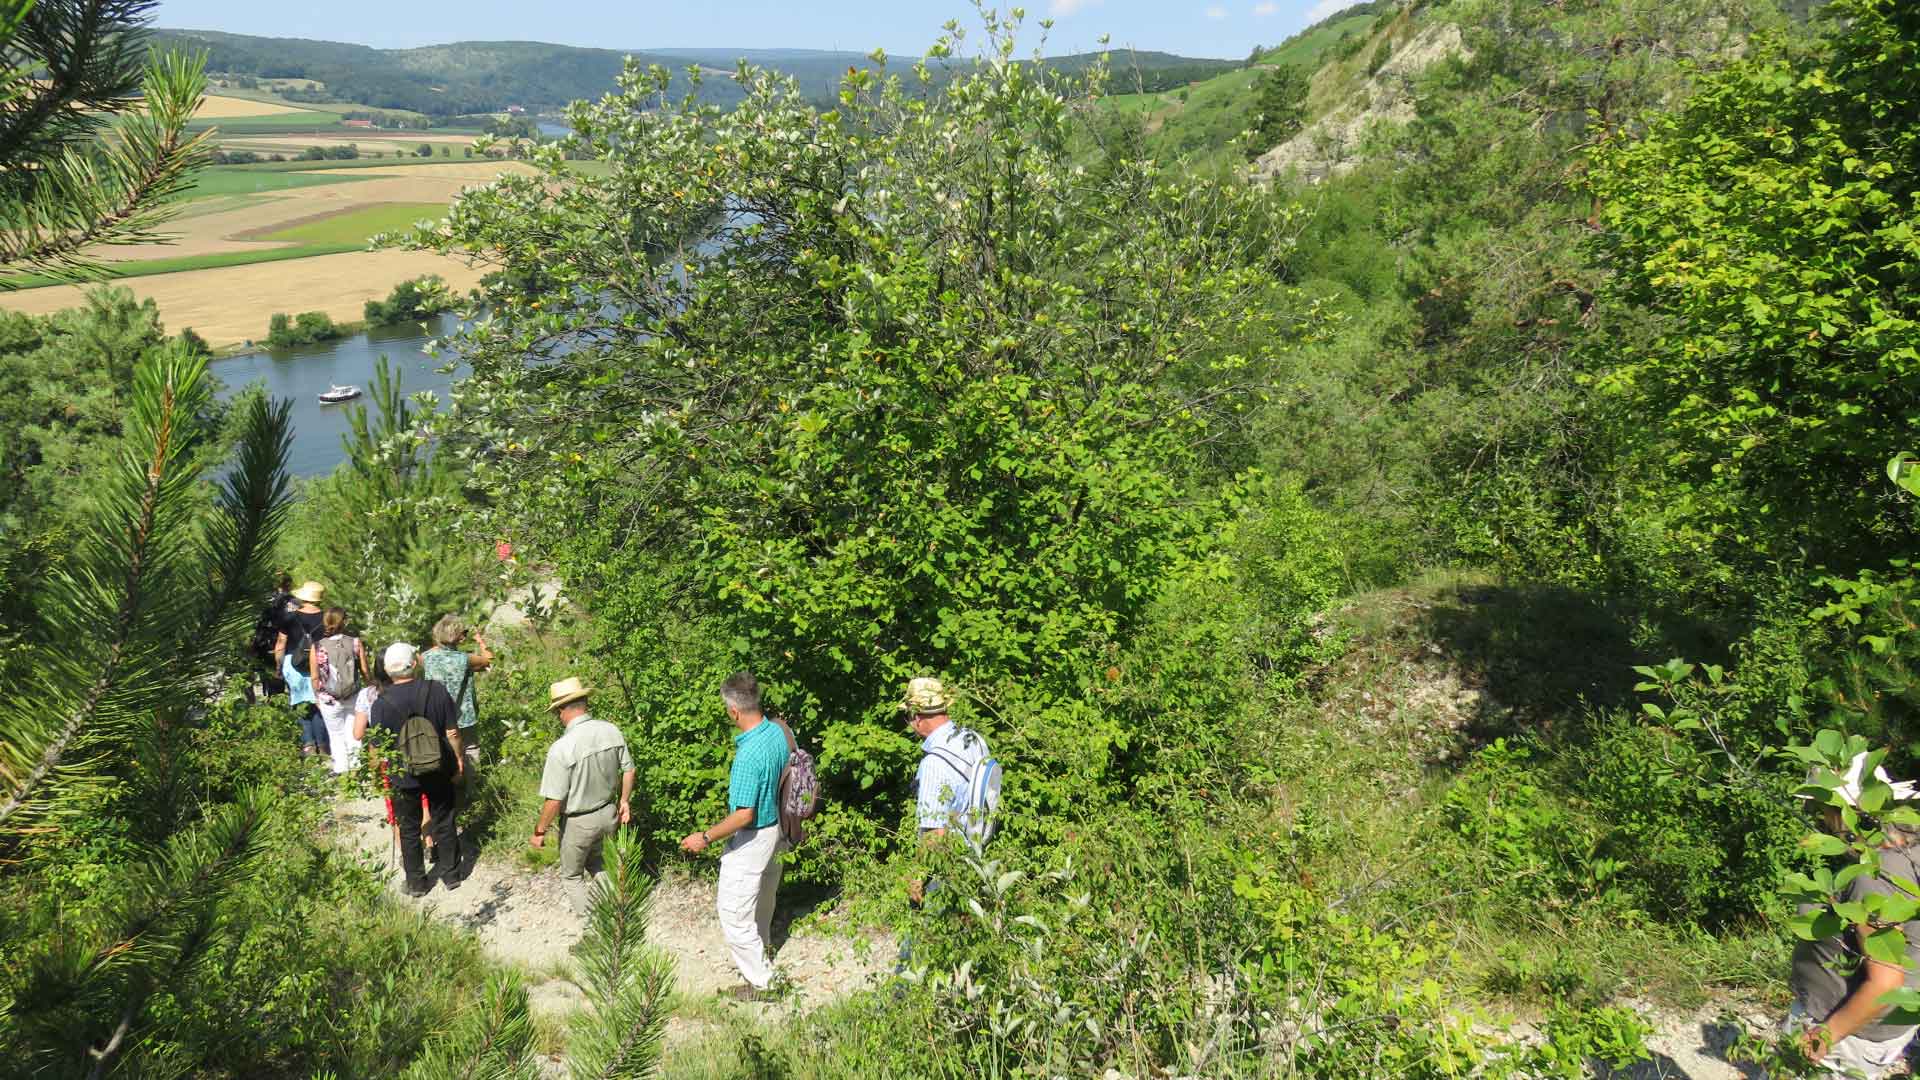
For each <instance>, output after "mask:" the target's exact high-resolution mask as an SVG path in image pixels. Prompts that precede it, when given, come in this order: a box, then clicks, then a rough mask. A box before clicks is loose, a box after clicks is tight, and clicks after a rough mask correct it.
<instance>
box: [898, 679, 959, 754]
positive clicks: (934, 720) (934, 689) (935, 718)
mask: <svg viewBox="0 0 1920 1080" xmlns="http://www.w3.org/2000/svg"><path fill="white" fill-rule="evenodd" d="M900 708H901V709H902V710H903V711H905V712H906V714H907V727H908V728H909V729H910V730H911V731H912V732H913V733H914V734H915V735H917V736H919V737H920V738H922V739H924V738H926V737H927V736H929V735H931V734H933V733H934V732H936V731H938V730H940V725H942V724H944V723H946V722H947V721H948V720H949V719H950V717H949V716H948V715H947V710H949V709H951V708H953V695H952V694H950V693H948V692H947V687H946V684H945V683H942V682H941V681H940V680H939V679H934V678H919V679H914V680H912V681H910V682H908V683H907V696H906V697H905V698H904V699H903V700H902V701H901V702H900Z"/></svg>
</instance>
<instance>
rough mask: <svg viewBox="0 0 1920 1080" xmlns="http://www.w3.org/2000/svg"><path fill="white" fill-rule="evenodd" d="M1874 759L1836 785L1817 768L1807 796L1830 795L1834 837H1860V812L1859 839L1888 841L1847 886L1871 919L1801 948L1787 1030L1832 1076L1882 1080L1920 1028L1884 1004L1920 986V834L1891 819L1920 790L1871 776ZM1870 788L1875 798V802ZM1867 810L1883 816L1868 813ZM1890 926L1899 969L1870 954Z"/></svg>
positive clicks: (1848, 899)
mask: <svg viewBox="0 0 1920 1080" xmlns="http://www.w3.org/2000/svg"><path fill="white" fill-rule="evenodd" d="M1867 761H1868V755H1867V754H1864V753H1862V754H1857V755H1855V756H1854V758H1853V760H1852V761H1851V762H1849V764H1848V768H1847V771H1846V773H1845V774H1844V775H1842V776H1840V778H1839V783H1837V784H1835V783H1833V782H1832V777H1833V775H1834V774H1833V773H1826V774H1825V778H1824V779H1823V777H1822V774H1821V772H1820V770H1818V769H1816V770H1814V772H1813V773H1812V774H1810V775H1809V776H1808V778H1807V787H1806V788H1803V789H1802V793H1801V797H1802V798H1810V797H1811V796H1810V795H1809V791H1810V790H1811V789H1812V788H1825V789H1826V790H1827V791H1829V792H1831V794H1830V795H1828V796H1825V797H1823V798H1822V799H1820V800H1819V801H1820V803H1821V806H1820V810H1821V815H1820V816H1821V825H1822V828H1823V829H1824V830H1825V831H1826V832H1828V833H1831V834H1833V835H1836V836H1841V837H1845V836H1846V835H1847V834H1848V833H1849V832H1850V831H1856V830H1855V829H1850V828H1849V822H1848V817H1849V815H1851V817H1852V820H1853V822H1855V823H1856V825H1857V831H1858V832H1859V833H1861V834H1863V835H1871V834H1872V833H1873V832H1876V831H1877V832H1878V833H1879V834H1880V836H1881V841H1880V844H1879V850H1878V852H1877V855H1878V865H1877V866H1876V867H1874V868H1872V869H1871V870H1869V871H1868V872H1864V873H1856V875H1855V876H1854V877H1852V878H1850V879H1848V881H1847V884H1846V885H1845V886H1844V887H1842V888H1841V889H1840V900H1841V902H1842V904H1841V906H1842V907H1843V908H1846V909H1850V910H1860V911H1865V912H1867V913H1868V914H1867V915H1866V916H1865V917H1864V918H1863V919H1862V921H1860V923H1859V924H1858V925H1857V926H1850V927H1847V928H1846V929H1844V930H1841V931H1840V932H1839V933H1837V934H1833V935H1831V936H1828V937H1822V938H1817V939H1815V940H1812V941H1802V942H1800V943H1799V944H1798V945H1796V946H1795V947H1794V950H1793V977H1792V979H1791V983H1792V987H1793V1007H1792V1009H1791V1010H1789V1012H1788V1013H1787V1019H1786V1023H1785V1025H1784V1027H1785V1032H1786V1034H1787V1035H1788V1036H1789V1037H1791V1038H1792V1039H1794V1041H1796V1042H1797V1043H1798V1044H1799V1045H1800V1049H1801V1050H1802V1051H1803V1052H1804V1053H1805V1054H1806V1056H1807V1058H1808V1060H1810V1061H1812V1062H1814V1063H1815V1064H1816V1065H1818V1066H1819V1068H1820V1069H1821V1070H1823V1072H1824V1074H1825V1075H1830V1076H1848V1077H1864V1078H1866V1080H1874V1078H1876V1077H1880V1076H1884V1075H1886V1074H1887V1073H1888V1072H1889V1071H1891V1070H1892V1069H1893V1068H1894V1067H1895V1066H1896V1065H1898V1064H1899V1063H1900V1061H1901V1060H1902V1059H1903V1058H1904V1057H1905V1056H1906V1049H1907V1044H1908V1043H1910V1042H1912V1041H1913V1036H1914V1032H1915V1030H1916V1029H1915V1027H1914V1026H1913V1025H1912V1024H1901V1023H1889V1022H1888V1021H1889V1020H1891V1019H1893V1018H1892V1017H1889V1016H1888V1015H1887V1013H1888V1006H1887V1005H1886V1004H1884V1003H1883V1002H1882V1000H1881V999H1882V998H1883V997H1885V996H1886V994H1887V993H1888V992H1890V991H1893V990H1898V989H1900V988H1901V987H1916V986H1920V916H1916V915H1915V913H1914V912H1913V910H1912V905H1911V903H1910V902H1909V901H1911V900H1912V899H1914V898H1915V897H1916V896H1920V893H1916V892H1915V890H1916V888H1920V885H1916V883H1920V830H1915V829H1912V828H1909V827H1908V826H1906V825H1901V824H1897V823H1895V822H1893V821H1889V820H1887V819H1886V817H1885V816H1884V815H1885V814H1886V812H1887V811H1889V810H1892V809H1893V808H1894V806H1896V805H1897V804H1900V803H1905V802H1910V801H1912V800H1913V799H1914V797H1915V795H1916V794H1920V792H1917V791H1916V789H1915V786H1914V785H1913V784H1911V783H1907V782H1904V781H1895V780H1893V779H1892V778H1891V777H1889V776H1888V775H1887V771H1886V770H1885V769H1881V768H1875V769H1874V770H1873V771H1872V773H1871V779H1869V774H1868V772H1867V769H1866V764H1867ZM1883 787H1884V790H1881V789H1882V788H1883ZM1870 788H1871V789H1874V790H1873V793H1872V797H1871V798H1867V797H1866V796H1867V793H1868V790H1869V789H1870ZM1866 807H1876V808H1878V809H1877V810H1876V811H1875V813H1874V814H1872V815H1869V814H1867V812H1866V809H1865V808H1866ZM1887 926H1899V927H1900V929H1901V931H1902V932H1903V934H1904V936H1905V938H1906V950H1905V952H1904V954H1903V955H1902V956H1901V957H1900V961H1901V962H1900V963H1898V964H1894V963H1889V962H1887V961H1888V960H1889V959H1891V958H1889V957H1885V956H1884V954H1883V955H1882V956H1881V957H1875V956H1872V955H1869V954H1868V952H1867V949H1866V938H1867V936H1868V935H1869V934H1871V933H1873V932H1874V931H1875V930H1878V929H1882V928H1884V927H1887Z"/></svg>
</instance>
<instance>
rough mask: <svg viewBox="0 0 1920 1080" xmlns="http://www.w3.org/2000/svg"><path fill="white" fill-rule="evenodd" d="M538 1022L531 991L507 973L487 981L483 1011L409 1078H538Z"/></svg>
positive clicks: (430, 1051) (473, 1013)
mask: <svg viewBox="0 0 1920 1080" xmlns="http://www.w3.org/2000/svg"><path fill="white" fill-rule="evenodd" d="M539 1075H540V1069H539V1067H538V1066H537V1065H536V1064H535V1063H534V1060H533V1018H532V1014H531V1013H530V1012H529V1011H528V1008H527V988H526V987H525V986H524V985H522V984H521V982H520V980H519V978H518V977H517V976H515V975H513V974H511V973H509V972H502V973H500V974H497V975H495V976H493V977H492V978H491V979H489V980H487V988H486V990H485V992H484V993H483V994H482V995H481V998H480V1003H479V1005H478V1007H476V1008H473V1009H469V1010H468V1011H467V1012H465V1013H463V1014H462V1015H461V1017H460V1020H459V1021H458V1022H457V1023H456V1024H455V1025H454V1028H453V1030H452V1031H451V1032H449V1033H447V1035H446V1036H445V1037H443V1038H441V1039H440V1040H438V1041H437V1042H435V1043H434V1044H433V1045H432V1046H430V1047H428V1048H427V1052H426V1054H425V1055H424V1056H422V1057H420V1058H418V1059H417V1060H415V1061H414V1063H413V1064H412V1066H410V1067H409V1068H408V1069H407V1071H406V1073H405V1076H406V1080H533V1078H535V1077H538V1076H539Z"/></svg>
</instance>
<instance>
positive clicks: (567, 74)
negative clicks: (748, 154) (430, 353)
mask: <svg viewBox="0 0 1920 1080" xmlns="http://www.w3.org/2000/svg"><path fill="white" fill-rule="evenodd" d="M153 38H154V43H155V44H156V45H159V46H162V47H171V48H178V49H183V50H188V51H204V52H206V53H207V69H208V70H209V71H213V72H219V73H222V74H230V75H243V76H252V77H255V78H261V79H311V80H314V81H315V82H318V83H320V84H322V86H321V87H320V88H314V89H294V90H285V91H282V96H283V97H286V98H287V99H288V100H291V101H304V102H309V103H323V102H343V101H350V102H356V103H359V104H363V105H368V106H372V107H374V108H378V109H407V110H411V111H414V112H421V113H427V114H429V115H432V116H458V115H465V114H470V113H487V112H499V111H501V110H504V109H506V108H508V107H511V106H519V107H521V108H524V109H528V110H530V111H539V110H545V109H554V108H558V107H560V106H562V105H565V104H566V103H568V102H570V101H574V100H577V99H579V98H594V97H599V96H600V95H601V94H603V93H605V92H607V91H608V90H610V89H612V87H613V82H614V77H615V76H617V75H618V74H619V73H620V69H621V65H622V63H623V62H624V59H625V57H627V56H628V55H632V56H634V57H635V58H636V59H638V60H639V61H640V62H641V63H643V64H662V65H665V66H667V67H669V68H672V69H674V70H675V71H676V72H678V71H681V70H684V69H685V68H687V67H690V66H699V67H702V68H708V69H714V70H718V71H732V70H733V68H734V67H735V66H736V64H737V63H738V61H739V60H741V59H745V60H747V61H749V62H751V63H754V64H757V65H759V66H762V67H768V68H772V69H774V70H777V71H780V72H783V73H785V74H788V75H791V76H793V77H794V78H795V79H796V80H798V81H799V83H800V86H801V89H802V91H803V92H804V93H806V94H807V95H809V96H810V97H815V98H818V99H819V100H821V101H822V102H826V101H830V100H832V97H833V95H834V93H835V92H836V91H837V89H838V86H839V82H840V79H841V78H842V77H843V76H844V75H845V74H846V72H847V69H848V68H850V67H869V66H872V61H870V60H869V59H868V58H867V56H866V55H865V54H863V53H852V52H833V51H827V50H815V49H726V48H714V49H657V50H623V49H584V48H577V47H574V46H569V45H550V44H544V43H541V42H533V41H463V42H455V43H452V44H447V45H429V46H425V47H422V48H417V49H375V48H371V47H369V46H366V45H351V44H346V43H342V42H333V41H312V40H308V39H304V38H269V37H250V36H247V35H244V34H227V33H222V32H220V31H214V30H156V31H154V32H153ZM1093 56H1094V54H1078V55H1074V56H1063V57H1058V58H1054V59H1050V60H1049V61H1048V64H1049V65H1051V66H1055V67H1057V68H1059V69H1060V70H1064V71H1078V70H1081V69H1083V68H1085V67H1086V66H1087V65H1088V64H1089V63H1091V62H1092V60H1093ZM1113 66H1114V71H1115V74H1116V82H1118V83H1120V84H1122V85H1126V86H1128V87H1134V86H1136V85H1137V86H1140V87H1141V88H1142V89H1147V90H1153V89H1161V88H1164V87H1167V86H1173V85H1182V84H1184V83H1186V82H1188V81H1191V80H1194V79H1201V78H1207V77H1210V76H1212V75H1215V74H1218V73H1219V72H1221V71H1223V70H1230V69H1232V68H1235V67H1238V66H1239V65H1238V63H1236V62H1234V61H1229V60H1200V59H1193V58H1190V57H1184V56H1175V55H1172V54H1170V53H1159V52H1115V53H1114V54H1113ZM701 94H702V96H703V97H706V98H707V99H709V100H711V101H714V102H716V103H718V104H722V105H726V104H731V103H733V102H735V101H737V100H739V96H740V91H739V89H738V88H737V87H736V86H735V85H734V84H733V82H732V81H731V80H729V79H727V78H725V77H722V76H714V77H710V78H708V79H706V80H705V81H704V82H703V84H702V88H701Z"/></svg>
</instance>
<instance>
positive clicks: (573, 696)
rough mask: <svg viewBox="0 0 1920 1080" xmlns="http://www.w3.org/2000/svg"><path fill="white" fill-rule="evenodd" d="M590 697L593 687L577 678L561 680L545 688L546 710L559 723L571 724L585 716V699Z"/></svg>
mask: <svg viewBox="0 0 1920 1080" xmlns="http://www.w3.org/2000/svg"><path fill="white" fill-rule="evenodd" d="M592 696H593V687H591V686H588V685H587V684H586V683H583V682H581V681H580V680H579V678H577V677H569V678H565V679H561V680H560V681H559V682H557V683H554V684H553V685H551V686H549V687H547V708H548V710H550V711H551V712H553V714H554V715H556V716H558V717H559V718H560V722H561V723H563V724H571V723H573V722H574V721H575V720H578V719H579V718H581V717H582V716H585V715H587V699H588V698H590V697H592Z"/></svg>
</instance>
